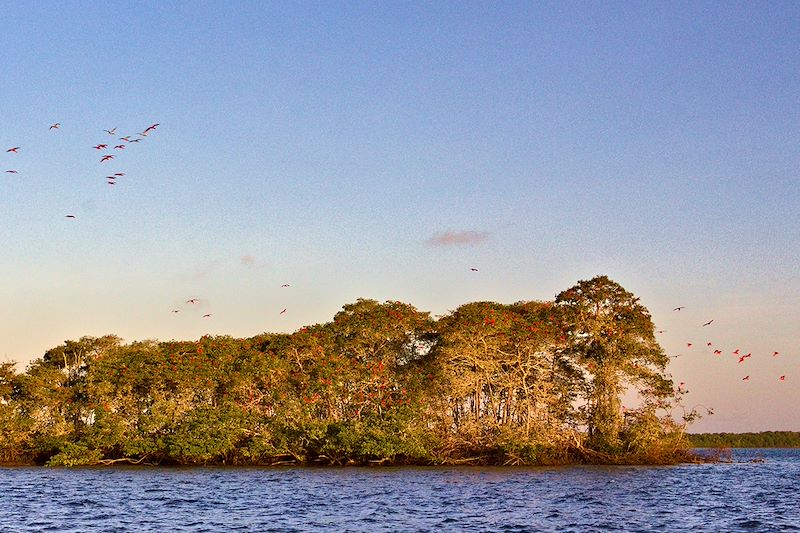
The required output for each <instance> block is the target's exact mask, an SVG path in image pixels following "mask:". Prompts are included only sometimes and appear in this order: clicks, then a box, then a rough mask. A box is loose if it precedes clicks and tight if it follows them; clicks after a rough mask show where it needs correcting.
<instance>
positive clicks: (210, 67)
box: [0, 1, 800, 431]
mask: <svg viewBox="0 0 800 533" xmlns="http://www.w3.org/2000/svg"><path fill="white" fill-rule="evenodd" d="M26 4H27V5H26ZM2 12H3V17H2V19H0V50H2V54H1V55H0V73H2V75H0V148H2V150H0V167H2V168H0V170H2V172H0V250H2V251H1V252H0V358H2V359H3V360H13V361H17V362H19V363H20V366H21V368H23V367H24V365H25V364H26V363H27V362H29V361H30V360H32V359H35V358H37V357H40V356H41V355H43V354H44V352H45V351H46V350H47V349H49V348H52V347H54V346H57V345H59V344H61V343H62V342H63V341H64V340H66V339H77V338H80V337H82V336H87V335H88V336H101V335H105V334H116V335H119V336H120V337H122V338H123V339H124V340H125V341H128V342H130V341H135V340H143V339H159V340H169V339H186V340H189V339H197V338H199V337H200V336H202V335H204V334H211V335H233V336H236V337H247V336H253V335H257V334H259V333H262V332H291V331H294V330H296V329H298V328H300V327H302V326H304V325H309V324H314V323H320V322H327V321H329V320H331V319H332V317H333V315H334V314H335V313H336V312H337V311H338V310H339V309H340V308H341V307H342V306H343V305H344V304H346V303H350V302H353V301H355V300H356V299H357V298H372V299H376V300H379V301H384V300H400V301H403V302H406V303H410V304H412V305H414V306H416V307H417V308H418V309H420V310H423V311H430V312H431V313H432V314H433V315H438V314H444V313H447V312H448V311H450V310H453V309H455V308H456V307H458V306H459V305H462V304H465V303H468V302H472V301H478V300H490V301H496V302H501V303H512V302H516V301H520V300H552V299H553V298H554V297H555V295H556V294H557V293H558V292H560V291H562V290H564V289H567V288H569V287H571V286H572V285H574V284H575V283H576V282H577V281H579V280H582V279H590V278H592V277H594V276H596V275H601V274H603V275H607V276H609V277H610V278H611V279H613V280H615V281H617V282H618V283H620V284H621V285H622V286H623V287H625V288H626V289H627V290H629V291H631V292H633V293H634V294H635V295H637V296H638V297H640V298H641V302H642V304H644V305H645V307H647V308H648V309H649V310H650V312H651V314H652V316H653V320H654V322H655V323H656V326H657V327H658V329H659V330H663V333H660V334H659V340H660V342H661V345H662V346H663V347H664V349H665V350H666V351H667V353H669V354H670V355H672V356H674V358H673V359H672V362H671V363H670V366H669V372H670V373H671V375H672V376H673V378H674V379H675V381H676V383H677V382H681V381H682V382H684V383H685V388H686V389H688V390H689V393H688V394H687V395H686V397H685V403H686V405H687V408H692V407H694V406H704V407H709V408H712V409H713V410H714V413H715V414H714V415H713V416H706V417H704V418H703V419H702V420H700V421H699V422H696V423H695V424H694V425H693V426H692V427H691V429H690V430H691V431H764V430H793V431H800V411H799V410H797V409H796V407H795V406H797V405H800V387H798V384H800V328H799V327H798V326H800V309H798V303H800V269H798V263H800V181H799V180H798V177H800V176H798V171H799V170H800V46H798V43H800V4H798V3H796V2H760V3H752V2H725V3H719V2H669V3H663V2H637V3H630V2H561V1H559V2H502V3H485V2H484V3H479V2H474V3H473V2H434V3H431V2H341V3H334V2H255V1H254V2H242V1H239V2H101V3H96V2H69V3H67V4H64V5H61V4H58V5H57V4H53V3H46V2H40V3H32V4H31V3H22V4H20V3H11V2H4V3H3V5H2ZM56 123H58V124H60V126H59V127H58V128H53V129H50V126H51V125H53V124H56ZM153 124H158V126H157V127H156V128H155V129H152V130H150V131H149V132H148V135H147V136H146V137H143V138H142V137H141V135H138V134H141V133H142V132H143V131H144V130H145V129H146V128H148V127H149V126H151V125H153ZM114 128H117V129H116V131H115V133H116V135H114V136H111V135H108V134H107V133H105V132H104V130H112V131H113V129H114ZM125 135H132V137H131V138H132V139H135V138H141V139H142V140H141V141H140V142H138V143H126V142H125V141H120V140H119V137H122V136H125ZM103 143H108V144H109V147H108V148H107V149H104V150H102V149H94V148H93V146H96V145H98V144H103ZM117 144H123V145H125V148H124V149H114V148H113V147H114V146H116V145H117ZM17 146H18V147H20V149H19V150H18V151H17V152H6V150H7V149H9V148H13V147H17ZM104 154H111V155H114V156H115V158H114V159H112V160H110V161H106V162H102V163H101V162H100V158H101V156H102V155H104ZM7 170H16V171H17V172H16V173H9V172H6V171H7ZM113 173H124V174H125V175H124V176H121V177H118V178H117V179H116V182H115V184H114V185H109V184H108V183H107V180H106V178H105V176H107V175H112V174H113ZM66 215H74V217H75V218H66ZM472 269H477V271H475V270H472ZM284 284H289V285H290V287H282V285H284ZM190 298H197V299H198V300H199V302H198V303H197V304H186V300H188V299H190ZM675 307H684V309H682V310H680V311H673V309H674V308H675ZM284 309H286V312H284V313H281V311H282V310H284ZM173 310H178V311H179V312H177V313H173V312H172V311H173ZM205 314H210V315H211V316H210V317H205V318H203V315H205ZM709 320H713V321H714V322H713V323H712V324H710V325H709V326H702V324H704V323H705V322H707V321H709ZM709 342H711V343H712V346H708V344H707V343H709ZM689 343H692V346H691V347H689V346H688V344H689ZM715 349H720V350H722V352H723V353H722V354H721V355H716V356H715V355H714V354H713V350H715ZM737 349H738V350H740V352H739V353H740V354H741V355H744V354H746V353H751V354H752V356H751V357H750V358H748V359H745V360H744V361H743V362H742V363H738V362H737V361H738V358H737V356H736V355H734V354H733V352H734V350H737ZM776 351H777V352H779V355H777V356H773V355H772V354H773V352H776ZM781 375H784V376H785V381H780V380H779V376H781ZM745 376H750V378H749V379H748V380H743V378H744V377H745Z"/></svg>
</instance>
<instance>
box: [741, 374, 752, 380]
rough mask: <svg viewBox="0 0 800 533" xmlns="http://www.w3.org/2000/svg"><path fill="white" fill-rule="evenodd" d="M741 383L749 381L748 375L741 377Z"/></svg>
mask: <svg viewBox="0 0 800 533" xmlns="http://www.w3.org/2000/svg"><path fill="white" fill-rule="evenodd" d="M742 381H750V376H749V375H747V376H745V377H743V378H742Z"/></svg>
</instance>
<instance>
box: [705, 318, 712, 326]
mask: <svg viewBox="0 0 800 533" xmlns="http://www.w3.org/2000/svg"><path fill="white" fill-rule="evenodd" d="M712 322H714V319H713V318H712V319H711V320H709V321H708V322H706V323H705V324H703V327H705V326H710V325H711V323H712Z"/></svg>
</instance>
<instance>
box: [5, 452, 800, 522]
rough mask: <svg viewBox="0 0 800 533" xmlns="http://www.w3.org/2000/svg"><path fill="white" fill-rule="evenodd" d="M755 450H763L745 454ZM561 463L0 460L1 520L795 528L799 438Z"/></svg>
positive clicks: (799, 508) (799, 517)
mask: <svg viewBox="0 0 800 533" xmlns="http://www.w3.org/2000/svg"><path fill="white" fill-rule="evenodd" d="M757 457H763V459H764V462H758V463H751V462H745V461H748V460H750V459H753V458H757ZM734 460H735V461H737V462H734V463H732V464H713V465H681V466H674V467H559V468H469V467H459V468H335V469H333V468H332V469H317V468H280V469H276V468H271V469H255V468H248V469H237V468H192V469H188V468H187V469H166V468H89V469H54V468H5V469H0V531H3V532H17V531H75V532H84V531H158V532H164V531H196V532H201V531H226V532H227V531H365V532H374V531H436V532H438V531H454V532H455V531H459V532H460V531H581V532H583V531H667V532H673V531H713V532H720V531H800V450H736V451H735V454H734Z"/></svg>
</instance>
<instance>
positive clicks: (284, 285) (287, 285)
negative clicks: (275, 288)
mask: <svg viewBox="0 0 800 533" xmlns="http://www.w3.org/2000/svg"><path fill="white" fill-rule="evenodd" d="M281 287H291V285H289V284H288V283H284V284H283V285H281Z"/></svg>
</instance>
